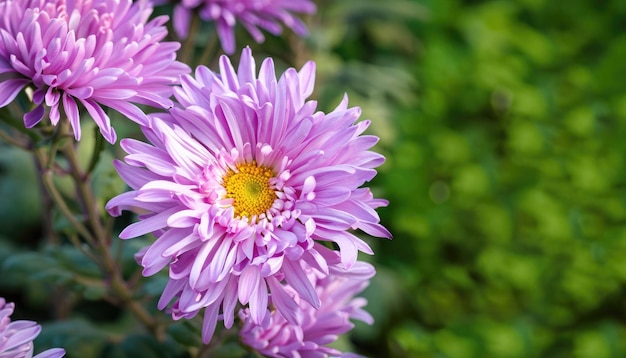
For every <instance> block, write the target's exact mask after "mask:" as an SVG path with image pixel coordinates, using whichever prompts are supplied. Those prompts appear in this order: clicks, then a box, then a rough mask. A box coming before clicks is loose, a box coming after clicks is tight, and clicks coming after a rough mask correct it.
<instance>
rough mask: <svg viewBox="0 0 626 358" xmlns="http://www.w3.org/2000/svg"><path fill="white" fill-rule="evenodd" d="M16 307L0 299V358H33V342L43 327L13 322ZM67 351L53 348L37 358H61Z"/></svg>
mask: <svg viewBox="0 0 626 358" xmlns="http://www.w3.org/2000/svg"><path fill="white" fill-rule="evenodd" d="M14 308H15V305H14V304H13V303H7V302H6V301H5V299H4V298H2V297H0V358H31V357H32V356H33V351H34V347H33V340H34V339H35V337H37V335H39V332H40V331H41V326H40V325H38V324H37V323H35V322H33V321H13V322H11V317H10V316H11V315H12V314H13V309H14ZM64 355H65V350H63V349H61V348H52V349H48V350H47V351H44V352H41V353H39V354H37V355H36V356H35V358H60V357H63V356H64Z"/></svg>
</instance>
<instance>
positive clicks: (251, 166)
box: [223, 161, 276, 217]
mask: <svg viewBox="0 0 626 358" xmlns="http://www.w3.org/2000/svg"><path fill="white" fill-rule="evenodd" d="M273 176H274V173H273V172H272V171H271V170H270V169H269V168H267V167H265V166H258V165H257V164H256V162H255V161H253V162H251V163H242V164H238V165H237V171H233V170H229V171H228V173H226V175H225V176H224V178H223V181H224V188H225V189H226V197H227V198H231V199H233V207H234V208H235V216H236V217H243V216H247V217H252V216H255V215H256V216H258V215H260V214H262V213H265V212H266V211H267V210H268V209H269V208H271V207H272V204H273V203H274V200H275V199H276V193H275V192H274V190H272V189H271V188H270V178H272V177H273Z"/></svg>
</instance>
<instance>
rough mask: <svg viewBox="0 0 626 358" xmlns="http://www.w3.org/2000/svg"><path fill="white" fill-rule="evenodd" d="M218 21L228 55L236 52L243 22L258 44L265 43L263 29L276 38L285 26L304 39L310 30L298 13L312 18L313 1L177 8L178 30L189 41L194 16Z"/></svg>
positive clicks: (245, 0)
mask: <svg viewBox="0 0 626 358" xmlns="http://www.w3.org/2000/svg"><path fill="white" fill-rule="evenodd" d="M194 11H195V12H198V14H199V15H200V18H202V19H203V20H205V21H214V22H215V24H216V26H215V27H216V29H217V33H218V35H219V38H220V42H221V44H222V48H223V49H224V52H226V53H228V54H231V53H233V52H234V51H235V25H236V24H237V22H239V23H240V24H241V25H243V27H245V28H246V30H248V32H249V33H250V35H252V37H253V38H254V40H255V41H256V42H258V43H261V42H263V41H264V40H265V36H263V33H262V32H261V30H260V29H259V28H261V29H264V30H266V31H269V32H270V33H272V34H274V35H279V34H280V33H281V32H282V26H281V23H283V24H285V26H287V27H289V28H290V29H292V30H293V31H294V32H295V33H296V34H298V35H300V36H304V35H306V34H307V29H306V27H305V26H304V24H303V23H302V21H301V20H300V19H298V17H297V16H295V15H294V13H305V14H311V13H314V12H315V4H313V2H312V1H311V0H182V1H180V3H179V4H177V5H176V7H175V8H174V30H175V31H176V33H177V35H178V36H179V37H182V38H186V37H187V35H188V32H189V23H190V22H191V17H192V15H193V13H194Z"/></svg>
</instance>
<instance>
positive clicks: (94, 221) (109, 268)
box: [63, 141, 164, 340]
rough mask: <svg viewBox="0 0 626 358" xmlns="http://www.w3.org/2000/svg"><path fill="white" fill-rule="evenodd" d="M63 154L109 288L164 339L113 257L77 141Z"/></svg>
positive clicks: (65, 147)
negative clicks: (82, 163) (85, 215)
mask: <svg viewBox="0 0 626 358" xmlns="http://www.w3.org/2000/svg"><path fill="white" fill-rule="evenodd" d="M63 154H64V155H65V158H66V159H67V161H68V164H69V169H70V176H71V177H72V179H73V180H74V183H75V184H76V187H77V189H78V195H79V198H80V201H81V204H82V205H83V209H84V210H85V212H86V214H87V217H88V220H89V225H90V227H91V229H92V231H93V233H94V237H95V239H96V245H95V248H96V249H97V251H98V253H99V254H100V259H101V262H102V265H103V267H104V270H105V272H106V273H107V275H108V276H109V287H110V288H111V290H112V291H113V293H115V295H116V296H117V297H118V298H119V299H120V300H121V301H122V303H123V304H124V305H125V306H126V307H127V308H128V309H129V310H130V311H131V312H132V313H133V314H134V316H135V317H136V318H137V319H138V320H139V321H140V322H141V323H142V324H143V325H144V326H145V327H146V328H147V329H148V330H149V331H150V332H151V333H152V334H153V335H155V336H156V337H157V339H161V340H162V339H164V331H163V329H162V327H161V325H160V324H159V322H157V321H156V320H155V319H154V318H153V317H152V316H151V315H150V313H148V311H146V310H145V309H144V308H143V306H141V305H140V304H139V303H138V302H137V301H135V300H134V298H133V295H132V292H131V290H130V287H129V286H128V284H127V283H126V281H124V278H123V277H122V273H121V272H120V270H119V266H118V265H117V262H116V260H115V259H114V258H113V257H112V255H111V250H110V246H111V241H110V235H109V234H108V232H109V231H110V230H109V229H108V227H107V225H104V224H103V223H102V220H101V216H100V212H99V210H98V203H97V200H96V198H95V195H94V193H93V191H92V190H91V186H90V185H89V182H90V176H89V173H84V172H82V171H81V169H80V163H79V161H78V155H77V153H76V147H75V145H74V142H73V141H67V143H66V145H65V146H64V148H63Z"/></svg>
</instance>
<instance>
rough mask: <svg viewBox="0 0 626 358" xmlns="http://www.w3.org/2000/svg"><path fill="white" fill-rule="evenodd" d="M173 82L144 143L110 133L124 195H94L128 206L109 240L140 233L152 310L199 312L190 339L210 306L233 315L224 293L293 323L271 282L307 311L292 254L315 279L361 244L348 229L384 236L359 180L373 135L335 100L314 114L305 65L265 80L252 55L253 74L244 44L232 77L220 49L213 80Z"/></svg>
mask: <svg viewBox="0 0 626 358" xmlns="http://www.w3.org/2000/svg"><path fill="white" fill-rule="evenodd" d="M181 81H182V86H181V87H180V88H176V89H175V91H174V92H175V97H176V99H177V101H178V104H179V105H178V106H176V107H174V108H172V109H171V110H170V111H169V112H168V113H162V114H155V115H153V116H151V117H150V118H151V121H152V122H151V124H150V126H149V127H145V128H144V133H145V135H146V137H147V139H148V140H149V141H150V143H143V142H140V141H137V140H133V139H124V140H122V141H121V146H122V148H123V149H124V150H125V151H126V152H127V153H128V155H127V156H126V158H125V162H126V163H122V162H119V161H117V162H115V166H116V168H117V170H118V172H119V174H120V175H121V177H122V178H123V179H124V180H125V181H126V182H127V183H128V184H129V186H130V187H131V188H132V191H130V192H127V193H124V194H121V195H119V196H117V197H115V198H113V199H112V200H111V201H109V202H108V203H107V210H108V211H109V213H111V214H112V215H119V214H120V211H121V210H134V211H136V212H138V213H141V215H140V217H139V218H140V221H139V222H137V223H134V224H132V225H130V226H128V227H127V228H126V229H124V230H123V231H122V232H121V233H120V237H121V238H123V239H128V238H133V237H137V236H140V235H144V234H147V233H154V234H155V236H157V240H156V241H155V242H154V243H153V244H152V245H150V246H149V247H148V248H147V249H146V250H144V251H142V252H141V253H140V254H139V255H138V260H139V262H140V263H141V265H143V267H144V271H143V272H144V275H152V274H154V273H156V272H158V271H159V270H161V269H162V268H164V267H166V266H168V265H169V271H170V281H169V283H168V285H167V287H166V288H165V291H164V293H163V295H162V297H161V301H160V303H159V306H160V308H161V309H163V308H165V307H166V306H167V305H168V303H169V302H170V301H171V300H174V301H175V302H174V304H173V306H172V313H173V315H174V317H175V318H181V317H186V318H190V317H192V316H194V315H196V314H197V313H198V312H199V310H201V309H202V308H205V307H206V312H205V330H204V336H203V337H204V340H205V341H208V340H210V337H211V335H212V333H213V329H214V327H215V324H216V322H217V317H218V315H219V313H220V308H221V310H222V311H223V315H224V323H225V325H226V326H227V327H230V326H231V325H232V323H233V315H234V311H233V310H234V306H235V304H236V301H237V300H238V301H239V302H240V303H241V304H243V305H246V304H247V305H249V308H250V314H251V315H252V317H253V319H254V321H255V322H257V323H259V322H263V320H264V318H265V316H266V314H267V303H268V298H269V296H268V295H269V294H270V293H271V295H272V301H273V303H274V305H275V306H276V308H277V309H278V311H279V312H280V314H282V315H283V316H284V317H285V319H287V321H289V322H290V323H297V322H299V321H300V320H301V318H302V317H300V316H299V315H298V314H297V313H296V312H294V311H293V308H294V307H295V303H294V301H293V299H292V298H291V297H289V295H288V294H287V293H286V292H285V289H284V287H283V286H282V285H281V282H282V281H283V280H285V281H286V283H287V284H289V285H290V286H291V287H292V288H293V289H294V290H295V291H296V292H297V293H298V295H299V297H301V299H302V300H304V301H306V302H307V303H308V304H310V305H311V306H313V307H316V308H317V307H320V299H319V297H318V294H317V292H316V291H315V288H314V287H313V285H312V284H311V282H310V281H309V280H308V278H307V275H306V273H305V271H304V270H303V269H302V267H301V265H300V262H301V261H304V262H306V263H307V264H308V265H309V266H310V267H312V268H313V269H315V270H317V271H318V272H320V273H322V274H328V272H329V269H328V260H329V258H332V259H334V255H335V253H336V252H335V251H332V250H330V249H328V248H326V247H325V246H323V245H321V244H320V243H319V242H334V243H335V244H336V245H338V247H339V248H340V259H341V264H342V265H343V266H344V267H346V268H349V267H350V266H352V265H353V264H354V263H355V262H356V258H357V253H358V251H363V252H365V253H368V254H372V251H371V249H370V247H369V246H368V245H367V244H366V243H365V242H364V241H363V240H361V239H360V238H358V237H357V236H355V235H354V234H353V233H352V232H350V230H352V229H354V230H356V229H360V230H363V231H365V232H366V233H368V234H370V235H373V236H379V237H387V238H388V237H390V234H389V232H388V231H387V230H386V229H385V228H384V227H383V226H382V225H380V224H379V217H378V215H377V213H376V211H375V209H376V208H377V207H379V206H383V205H386V204H387V202H386V201H385V200H381V199H375V198H374V197H373V195H372V193H371V192H370V190H369V189H368V188H365V187H363V188H362V187H361V186H362V185H363V184H364V183H366V182H367V181H369V180H371V179H372V178H373V177H374V176H375V175H376V170H375V169H374V168H375V167H377V166H379V165H380V164H381V163H382V162H383V161H384V157H383V156H381V155H380V154H377V153H374V152H371V151H369V148H371V147H372V146H373V145H374V144H375V143H376V142H377V140H378V139H377V138H376V137H374V136H369V135H362V133H363V131H364V130H365V129H366V128H367V127H368V125H369V122H368V121H361V122H358V123H356V121H357V119H358V117H359V115H360V110H359V109H358V108H347V101H346V100H344V101H343V102H342V103H341V104H340V105H339V107H338V108H336V109H335V110H334V111H332V112H330V113H328V114H325V113H323V112H316V103H315V102H313V101H309V102H306V101H305V99H306V98H307V97H308V96H309V95H310V94H311V92H312V91H313V82H314V64H313V62H309V63H307V64H306V65H304V67H303V68H302V69H301V70H300V72H297V71H296V70H294V69H293V68H292V69H288V70H287V71H286V72H285V73H284V74H283V75H282V76H281V77H280V79H279V80H278V81H277V80H276V75H275V73H274V67H273V62H272V60H271V59H266V60H265V61H263V64H262V65H261V68H260V71H259V74H258V77H257V75H256V66H255V63H254V59H253V57H252V54H251V52H250V49H245V50H244V51H243V53H242V56H241V62H240V63H239V68H238V71H235V70H234V68H233V67H232V65H231V63H230V61H229V60H228V58H226V57H225V56H224V57H222V58H221V62H220V74H219V75H218V74H216V73H213V72H211V71H210V70H208V69H207V68H206V67H202V66H201V67H198V69H197V70H196V74H195V79H194V78H192V77H191V76H186V77H183V78H182V80H181Z"/></svg>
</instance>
